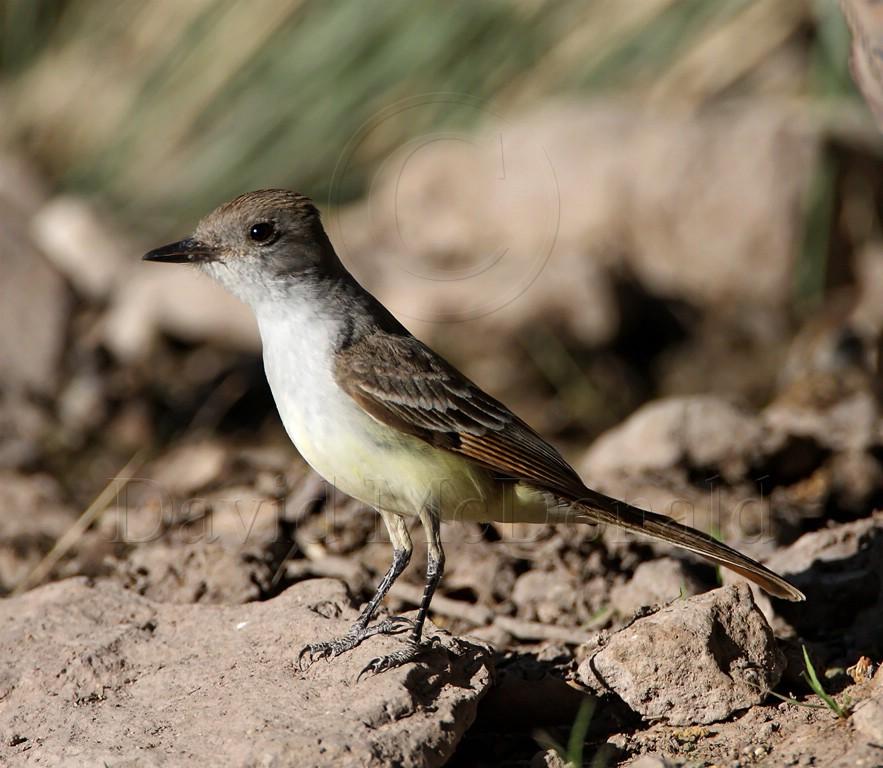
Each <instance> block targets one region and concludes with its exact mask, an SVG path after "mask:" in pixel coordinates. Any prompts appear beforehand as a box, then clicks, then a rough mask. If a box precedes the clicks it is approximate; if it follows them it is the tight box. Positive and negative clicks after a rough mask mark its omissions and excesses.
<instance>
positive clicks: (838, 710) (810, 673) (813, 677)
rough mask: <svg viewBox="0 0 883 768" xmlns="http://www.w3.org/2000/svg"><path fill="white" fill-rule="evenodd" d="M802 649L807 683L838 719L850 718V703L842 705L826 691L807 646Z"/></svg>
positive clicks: (804, 674)
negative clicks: (810, 658)
mask: <svg viewBox="0 0 883 768" xmlns="http://www.w3.org/2000/svg"><path fill="white" fill-rule="evenodd" d="M801 647H802V648H803V665H804V666H805V667H806V670H805V671H804V673H803V676H804V678H806V682H807V683H808V684H809V687H810V688H811V689H812V692H813V693H814V694H815V695H816V696H818V697H819V698H820V699H821V700H822V701H823V702H825V706H826V707H828V709H830V710H831V711H832V712H833V713H834V714H835V715H837V717H840V718H846V717H849V709H850V702H849V701H848V700H847V701H846V702H845V703H844V704H840V703H839V702H838V701H837V700H836V699H835V698H834V697H833V696H831V695H829V694H828V693H827V691H825V689H824V688H823V687H822V683H821V681H820V680H819V676H818V675H817V674H816V669H815V667H814V666H813V665H812V662H811V661H810V660H809V653H807V650H806V646H805V645H804V646H801Z"/></svg>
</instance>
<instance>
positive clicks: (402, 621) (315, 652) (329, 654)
mask: <svg viewBox="0 0 883 768" xmlns="http://www.w3.org/2000/svg"><path fill="white" fill-rule="evenodd" d="M413 629H414V621H413V620H412V619H408V618H405V617H404V616H392V617H390V618H388V619H384V620H383V621H381V622H380V623H378V624H375V625H374V626H373V627H363V626H360V625H358V624H356V625H355V626H353V627H351V628H350V630H349V632H347V633H346V634H345V635H344V636H343V637H339V638H337V639H335V640H328V641H325V642H321V643H310V644H309V645H307V646H304V647H303V648H302V649H301V651H300V653H299V654H298V656H297V666H298V668H299V669H300V671H301V672H306V671H307V670H308V669H309V668H310V667H311V666H313V664H315V663H316V662H317V661H319V660H324V661H330V660H331V659H333V658H335V657H337V656H340V655H341V654H343V653H346V652H347V651H351V650H352V649H353V648H355V647H356V646H357V645H359V644H360V643H361V642H362V641H363V640H366V639H367V638H369V637H373V636H374V635H397V634H400V633H402V632H405V631H407V630H413ZM305 662H306V663H305Z"/></svg>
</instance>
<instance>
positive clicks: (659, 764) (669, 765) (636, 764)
mask: <svg viewBox="0 0 883 768" xmlns="http://www.w3.org/2000/svg"><path fill="white" fill-rule="evenodd" d="M674 765H676V763H673V762H671V760H666V759H665V758H664V757H660V756H659V755H641V756H640V757H638V758H635V759H634V760H632V761H631V762H629V763H625V768H673V766H674Z"/></svg>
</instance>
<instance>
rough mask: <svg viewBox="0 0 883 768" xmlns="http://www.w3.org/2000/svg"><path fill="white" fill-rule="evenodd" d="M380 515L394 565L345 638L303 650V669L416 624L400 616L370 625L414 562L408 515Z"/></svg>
mask: <svg viewBox="0 0 883 768" xmlns="http://www.w3.org/2000/svg"><path fill="white" fill-rule="evenodd" d="M380 516H381V517H382V518H383V522H384V523H386V529H387V530H388V531H389V538H390V540H391V541H392V547H393V549H392V565H390V566H389V570H388V571H387V572H386V575H385V576H384V577H383V580H382V581H381V582H380V584H379V586H378V587H377V591H376V592H375V593H374V597H372V598H371V600H370V601H369V602H368V604H367V605H366V606H365V607H364V608H363V609H362V612H361V613H360V614H359V618H358V619H356V623H355V624H353V626H352V627H350V629H349V631H348V632H347V633H346V634H345V635H343V637H338V638H335V639H334V640H328V641H325V642H321V643H310V645H307V646H306V647H305V648H304V649H303V650H301V652H300V654H299V655H298V666H299V667H300V669H301V670H302V671H306V670H307V669H309V668H310V666H311V665H312V664H314V663H315V662H316V661H318V660H319V659H333V658H334V657H335V656H340V654H342V653H346V652H347V651H351V650H352V649H353V648H355V647H356V646H357V645H359V643H361V642H362V641H363V640H366V639H367V638H369V637H373V636H374V635H391V634H396V633H397V632H404V631H405V630H407V629H409V628H410V627H412V626H413V622H411V620H410V619H406V618H404V617H400V616H394V617H391V618H389V619H384V620H383V621H381V622H380V623H379V624H375V625H374V626H373V627H369V626H368V622H370V621H371V619H372V618H374V614H376V613H377V608H378V607H379V606H380V601H381V600H383V598H384V597H385V596H386V593H387V592H389V588H390V587H391V586H392V585H393V583H394V582H395V580H396V579H397V578H398V577H399V576H401V574H402V571H404V570H405V568H407V567H408V563H409V562H410V561H411V551H412V550H413V545H412V544H411V536H410V534H409V533H408V527H407V525H405V520H404V518H403V517H401V516H400V515H396V514H393V513H391V512H383V511H381V512H380Z"/></svg>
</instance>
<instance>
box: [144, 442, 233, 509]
mask: <svg viewBox="0 0 883 768" xmlns="http://www.w3.org/2000/svg"><path fill="white" fill-rule="evenodd" d="M226 460H227V451H226V450H225V448H224V446H223V445H221V444H220V443H219V442H216V441H211V440H205V441H202V442H198V443H191V444H187V445H182V446H179V447H177V448H174V449H173V450H171V451H170V452H169V453H167V454H166V455H165V456H163V457H162V458H161V459H160V460H159V461H157V463H156V466H155V468H154V471H153V479H154V480H155V481H156V482H157V483H158V484H159V485H160V486H161V488H162V490H163V492H167V493H173V494H177V495H181V496H187V495H189V494H191V493H194V492H195V491H198V490H200V489H202V488H205V487H206V486H208V485H211V484H212V483H214V482H216V481H217V480H218V479H219V478H220V476H221V472H222V471H223V470H224V465H225V463H226Z"/></svg>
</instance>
